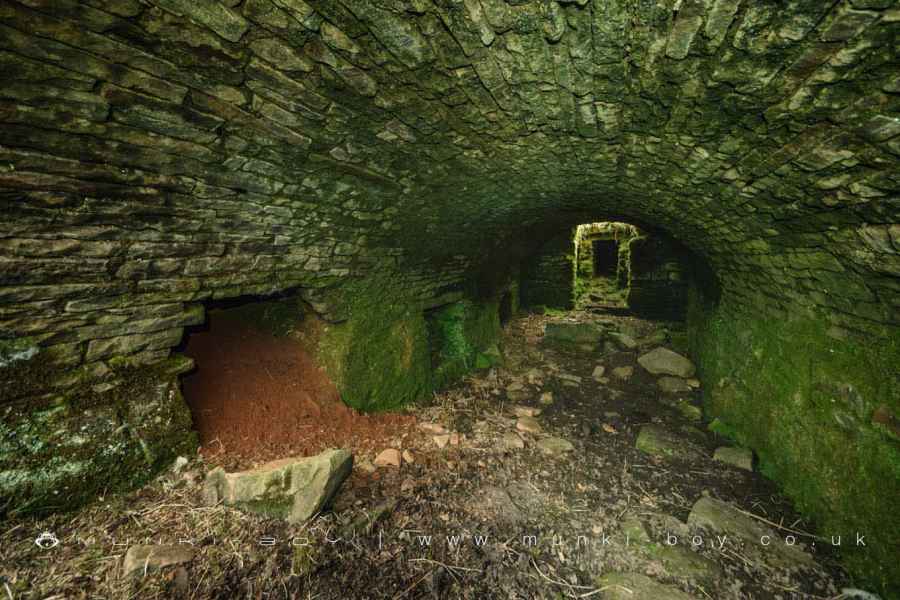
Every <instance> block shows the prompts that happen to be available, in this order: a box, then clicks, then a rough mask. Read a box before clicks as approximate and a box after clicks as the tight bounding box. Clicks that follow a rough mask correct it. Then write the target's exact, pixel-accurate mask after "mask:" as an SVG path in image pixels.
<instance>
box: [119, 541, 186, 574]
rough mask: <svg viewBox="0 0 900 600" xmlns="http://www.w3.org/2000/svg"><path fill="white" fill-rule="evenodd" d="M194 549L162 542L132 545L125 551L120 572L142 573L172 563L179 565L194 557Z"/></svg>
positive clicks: (184, 545)
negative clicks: (161, 543) (156, 544)
mask: <svg viewBox="0 0 900 600" xmlns="http://www.w3.org/2000/svg"><path fill="white" fill-rule="evenodd" d="M195 554H196V551H195V550H194V549H193V548H191V547H190V546H188V545H187V544H164V545H158V546H152V545H140V546H132V547H130V548H129V549H128V552H126V553H125V560H124V561H123V562H122V573H123V575H124V576H126V577H127V576H128V575H143V574H144V573H145V572H146V573H149V572H151V571H157V570H159V569H162V568H165V567H169V566H172V565H180V564H183V563H186V562H190V561H191V560H193V559H194V555H195Z"/></svg>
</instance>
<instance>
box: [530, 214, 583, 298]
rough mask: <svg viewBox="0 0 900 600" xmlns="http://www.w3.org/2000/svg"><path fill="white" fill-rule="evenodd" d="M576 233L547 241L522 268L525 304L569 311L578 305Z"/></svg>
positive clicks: (569, 231)
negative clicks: (574, 239) (576, 291)
mask: <svg viewBox="0 0 900 600" xmlns="http://www.w3.org/2000/svg"><path fill="white" fill-rule="evenodd" d="M573 235H574V231H571V230H568V229H567V230H566V231H565V232H564V233H562V234H557V235H556V236H554V237H552V238H551V239H550V240H549V241H546V242H544V243H543V244H542V245H541V246H540V248H539V249H538V250H537V252H535V254H534V255H533V256H532V257H530V258H529V259H528V260H527V261H526V263H525V265H524V266H523V268H522V282H521V285H522V292H521V293H522V304H523V305H524V306H525V307H527V308H531V309H540V308H554V309H561V310H568V309H570V308H572V307H573V306H574V303H575V246H574V243H573Z"/></svg>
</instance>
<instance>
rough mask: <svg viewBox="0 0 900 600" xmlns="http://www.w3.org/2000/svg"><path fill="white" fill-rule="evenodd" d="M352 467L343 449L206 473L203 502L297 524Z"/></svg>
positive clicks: (321, 505) (316, 508) (324, 500)
mask: <svg viewBox="0 0 900 600" xmlns="http://www.w3.org/2000/svg"><path fill="white" fill-rule="evenodd" d="M352 469H353V455H352V454H350V452H348V451H347V450H326V451H325V452H322V453H321V454H319V455H317V456H311V457H309V458H284V459H280V460H276V461H272V462H270V463H266V464H265V465H263V466H261V467H258V468H256V469H251V470H249V471H240V472H237V473H226V472H225V470H224V469H222V468H221V467H219V468H216V469H214V470H212V471H210V473H209V474H208V475H207V476H206V480H205V481H204V483H203V497H204V500H205V501H206V503H207V504H210V505H214V504H218V503H219V502H222V503H224V504H226V505H228V506H234V507H236V508H239V509H242V510H246V511H248V512H253V513H259V514H263V515H267V516H271V517H276V518H281V519H285V520H286V521H288V522H289V523H301V522H303V521H305V520H307V519H309V518H310V517H312V516H313V515H315V514H316V513H318V512H319V511H320V510H322V509H323V508H324V507H325V506H326V505H327V504H328V502H329V501H330V500H331V498H332V497H333V496H334V494H335V492H337V489H338V487H340V485H341V483H343V481H344V479H346V478H347V476H348V475H349V474H350V471H351V470H352Z"/></svg>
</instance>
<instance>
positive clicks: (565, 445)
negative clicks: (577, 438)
mask: <svg viewBox="0 0 900 600" xmlns="http://www.w3.org/2000/svg"><path fill="white" fill-rule="evenodd" d="M536 445H537V447H538V448H540V449H541V450H543V451H544V452H546V453H547V454H556V455H559V454H565V453H566V452H572V451H573V450H575V446H573V445H572V442H570V441H569V440H565V439H563V438H558V437H548V438H544V439H542V440H538V442H537V444H536Z"/></svg>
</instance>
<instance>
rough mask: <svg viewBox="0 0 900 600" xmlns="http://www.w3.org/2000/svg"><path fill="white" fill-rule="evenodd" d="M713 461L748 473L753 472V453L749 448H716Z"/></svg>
mask: <svg viewBox="0 0 900 600" xmlns="http://www.w3.org/2000/svg"><path fill="white" fill-rule="evenodd" d="M713 460H718V461H720V462H723V463H727V464H729V465H732V466H734V467H737V468H739V469H744V470H746V471H752V470H753V451H752V450H750V449H749V448H735V447H728V446H722V447H721V448H716V452H715V454H713Z"/></svg>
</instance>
